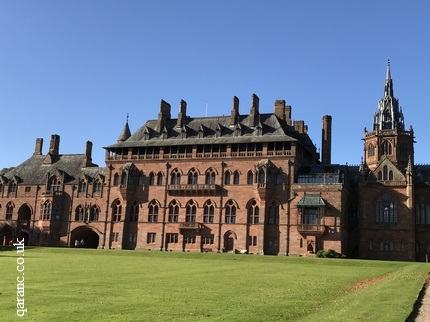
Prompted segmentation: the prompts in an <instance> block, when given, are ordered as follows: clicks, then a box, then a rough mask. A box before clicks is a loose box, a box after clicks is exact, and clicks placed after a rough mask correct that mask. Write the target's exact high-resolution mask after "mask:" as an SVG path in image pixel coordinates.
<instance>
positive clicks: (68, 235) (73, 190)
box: [67, 185, 76, 247]
mask: <svg viewBox="0 0 430 322" xmlns="http://www.w3.org/2000/svg"><path fill="white" fill-rule="evenodd" d="M75 190H76V186H75V185H73V186H72V197H71V198H70V207H69V220H68V222H67V246H68V247H70V226H71V224H72V213H73V201H74V197H75Z"/></svg>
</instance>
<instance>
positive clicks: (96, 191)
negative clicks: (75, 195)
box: [93, 178, 102, 195]
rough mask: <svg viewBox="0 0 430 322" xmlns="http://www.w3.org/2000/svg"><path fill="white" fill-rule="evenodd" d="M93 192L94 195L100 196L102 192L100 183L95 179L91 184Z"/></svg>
mask: <svg viewBox="0 0 430 322" xmlns="http://www.w3.org/2000/svg"><path fill="white" fill-rule="evenodd" d="M93 190H94V194H97V195H99V194H101V192H102V181H101V180H100V179H99V178H97V179H96V181H94V183H93Z"/></svg>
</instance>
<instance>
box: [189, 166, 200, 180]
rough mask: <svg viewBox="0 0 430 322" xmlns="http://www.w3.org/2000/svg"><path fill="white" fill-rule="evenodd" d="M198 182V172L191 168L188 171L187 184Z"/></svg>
mask: <svg viewBox="0 0 430 322" xmlns="http://www.w3.org/2000/svg"><path fill="white" fill-rule="evenodd" d="M197 183H198V174H197V171H196V169H194V168H193V169H191V170H190V172H188V184H197Z"/></svg>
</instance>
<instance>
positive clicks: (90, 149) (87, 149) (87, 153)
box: [83, 141, 93, 167]
mask: <svg viewBox="0 0 430 322" xmlns="http://www.w3.org/2000/svg"><path fill="white" fill-rule="evenodd" d="M92 153H93V143H92V142H91V141H87V143H86V145H85V159H84V164H83V166H84V167H89V166H91V165H92V163H93V160H92V158H91V155H92Z"/></svg>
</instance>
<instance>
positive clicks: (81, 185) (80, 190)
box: [78, 179, 87, 194]
mask: <svg viewBox="0 0 430 322" xmlns="http://www.w3.org/2000/svg"><path fill="white" fill-rule="evenodd" d="M86 192H87V181H86V180H85V179H81V180H80V181H79V184H78V193H79V194H85V193H86Z"/></svg>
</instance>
